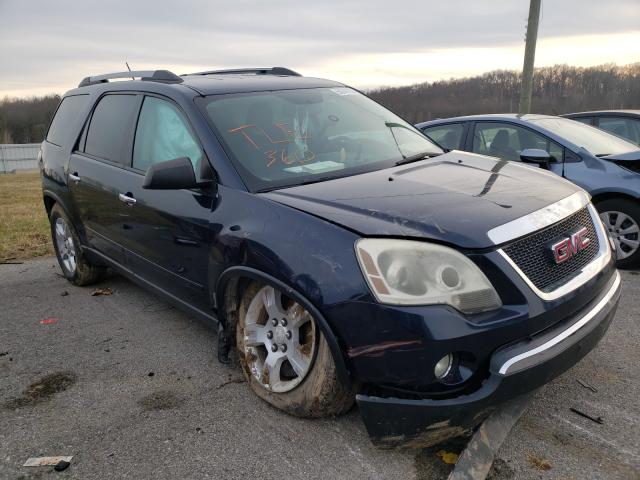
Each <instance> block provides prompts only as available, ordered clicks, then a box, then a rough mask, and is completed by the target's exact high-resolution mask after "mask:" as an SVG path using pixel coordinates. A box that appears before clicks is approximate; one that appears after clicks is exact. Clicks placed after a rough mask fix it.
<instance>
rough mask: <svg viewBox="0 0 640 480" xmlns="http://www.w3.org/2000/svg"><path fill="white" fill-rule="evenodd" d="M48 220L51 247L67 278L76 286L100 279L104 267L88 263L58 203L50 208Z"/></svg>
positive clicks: (71, 226)
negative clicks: (51, 241)
mask: <svg viewBox="0 0 640 480" xmlns="http://www.w3.org/2000/svg"><path fill="white" fill-rule="evenodd" d="M49 222H50V224H51V238H52V240H53V247H54V250H55V252H56V256H57V257H58V263H59V264H60V268H61V269H62V273H63V274H64V276H65V277H66V278H67V280H69V281H70V282H71V283H73V284H74V285H78V286H82V285H89V284H91V283H94V282H97V281H98V280H100V279H101V278H102V277H103V275H104V273H105V271H106V269H105V268H104V267H99V266H96V265H92V264H91V263H89V261H88V260H87V258H86V257H85V256H84V254H83V253H82V250H81V249H80V240H79V239H78V234H77V233H76V230H75V228H74V227H73V224H72V223H71V221H70V220H69V218H68V217H67V215H66V214H65V213H64V210H62V208H60V206H59V205H57V204H56V205H54V206H53V208H52V209H51V215H50V216H49Z"/></svg>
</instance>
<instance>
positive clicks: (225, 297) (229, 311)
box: [214, 267, 352, 385]
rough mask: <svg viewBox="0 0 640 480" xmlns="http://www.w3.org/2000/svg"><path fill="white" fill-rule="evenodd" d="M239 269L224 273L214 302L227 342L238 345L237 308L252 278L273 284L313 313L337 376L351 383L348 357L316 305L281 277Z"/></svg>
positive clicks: (348, 383)
mask: <svg viewBox="0 0 640 480" xmlns="http://www.w3.org/2000/svg"><path fill="white" fill-rule="evenodd" d="M236 268H238V270H237V271H234V272H227V275H229V276H227V275H225V274H224V273H223V274H222V276H221V277H220V280H221V282H220V284H219V285H218V286H217V288H216V291H215V292H214V295H215V300H216V302H215V303H216V305H217V306H218V319H219V321H220V322H221V324H222V325H223V327H224V335H225V337H226V339H227V342H229V345H235V335H236V325H237V323H238V307H239V306H240V299H241V298H242V292H243V291H244V289H245V288H246V286H247V284H249V283H250V282H252V281H258V282H263V283H266V284H270V285H272V286H274V287H276V288H278V289H279V290H281V291H282V292H283V293H284V294H285V295H287V296H290V297H292V298H293V299H294V300H295V301H297V302H298V303H300V304H301V305H302V306H303V307H304V308H305V309H306V310H307V311H309V313H310V314H311V315H312V316H313V318H314V319H315V320H316V322H317V324H318V326H319V328H320V329H321V330H322V332H323V334H324V336H325V339H326V340H327V343H328V344H329V349H330V350H331V354H332V355H333V360H334V362H335V364H336V369H337V373H338V379H339V380H340V381H341V382H342V383H343V384H345V385H350V384H351V380H352V379H351V373H350V371H349V368H348V367H347V364H346V363H345V358H344V356H343V355H342V353H341V351H340V347H339V345H338V341H337V339H336V338H335V336H334V335H333V332H332V331H331V328H330V327H329V325H328V324H327V321H326V320H325V318H324V317H323V316H322V314H321V313H320V312H319V311H318V310H317V308H315V307H314V306H313V304H311V303H310V302H309V301H308V300H307V299H305V298H304V297H303V296H302V295H301V294H300V293H298V292H296V291H295V290H293V289H292V288H290V287H289V286H287V285H286V284H284V283H283V282H281V281H280V280H277V279H275V278H273V277H270V276H269V275H266V274H264V273H262V272H259V271H257V270H253V269H251V268H247V267H236Z"/></svg>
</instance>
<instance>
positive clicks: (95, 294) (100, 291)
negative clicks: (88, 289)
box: [91, 288, 113, 297]
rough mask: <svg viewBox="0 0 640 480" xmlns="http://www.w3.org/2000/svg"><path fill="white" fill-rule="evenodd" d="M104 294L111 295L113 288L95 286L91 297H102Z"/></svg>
mask: <svg viewBox="0 0 640 480" xmlns="http://www.w3.org/2000/svg"><path fill="white" fill-rule="evenodd" d="M106 295H113V290H111V289H110V288H96V289H95V290H94V291H93V293H92V294H91V296H92V297H102V296H106Z"/></svg>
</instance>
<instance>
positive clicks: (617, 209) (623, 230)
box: [596, 198, 640, 268]
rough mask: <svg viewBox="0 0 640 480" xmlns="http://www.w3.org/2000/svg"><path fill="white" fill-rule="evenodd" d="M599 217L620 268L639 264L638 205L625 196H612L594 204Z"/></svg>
mask: <svg viewBox="0 0 640 480" xmlns="http://www.w3.org/2000/svg"><path fill="white" fill-rule="evenodd" d="M596 208H597V209H598V211H599V212H600V218H601V219H602V223H604V226H605V228H606V229H607V231H608V232H609V235H610V236H611V238H612V239H613V242H614V243H615V246H616V253H617V256H618V266H619V267H621V268H630V267H637V266H638V265H639V264H640V248H638V247H640V205H638V203H636V202H634V201H633V200H628V199H626V198H612V199H610V200H604V201H602V202H598V203H597V204H596Z"/></svg>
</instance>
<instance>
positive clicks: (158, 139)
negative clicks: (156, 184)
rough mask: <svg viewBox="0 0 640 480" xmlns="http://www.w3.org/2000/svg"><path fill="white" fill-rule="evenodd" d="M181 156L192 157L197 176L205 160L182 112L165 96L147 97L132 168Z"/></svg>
mask: <svg viewBox="0 0 640 480" xmlns="http://www.w3.org/2000/svg"><path fill="white" fill-rule="evenodd" d="M180 157H188V158H189V160H191V163H192V164H193V169H194V171H195V172H196V178H198V177H199V172H201V162H202V161H206V160H205V159H204V154H203V152H202V149H201V148H200V145H199V143H198V141H197V140H196V137H195V135H194V134H193V132H192V131H191V129H190V128H189V125H188V124H187V121H186V120H185V118H184V117H183V115H182V113H181V112H180V111H179V110H178V109H177V108H176V107H175V106H173V105H172V104H171V103H170V102H167V101H166V100H162V99H159V98H156V97H146V98H145V99H144V103H143V104H142V110H141V111H140V118H139V119H138V126H137V128H136V138H135V143H134V146H133V168H136V169H138V170H142V171H145V172H146V171H147V169H148V168H149V167H150V166H151V165H153V164H155V163H160V162H164V161H166V160H173V159H176V158H180Z"/></svg>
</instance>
